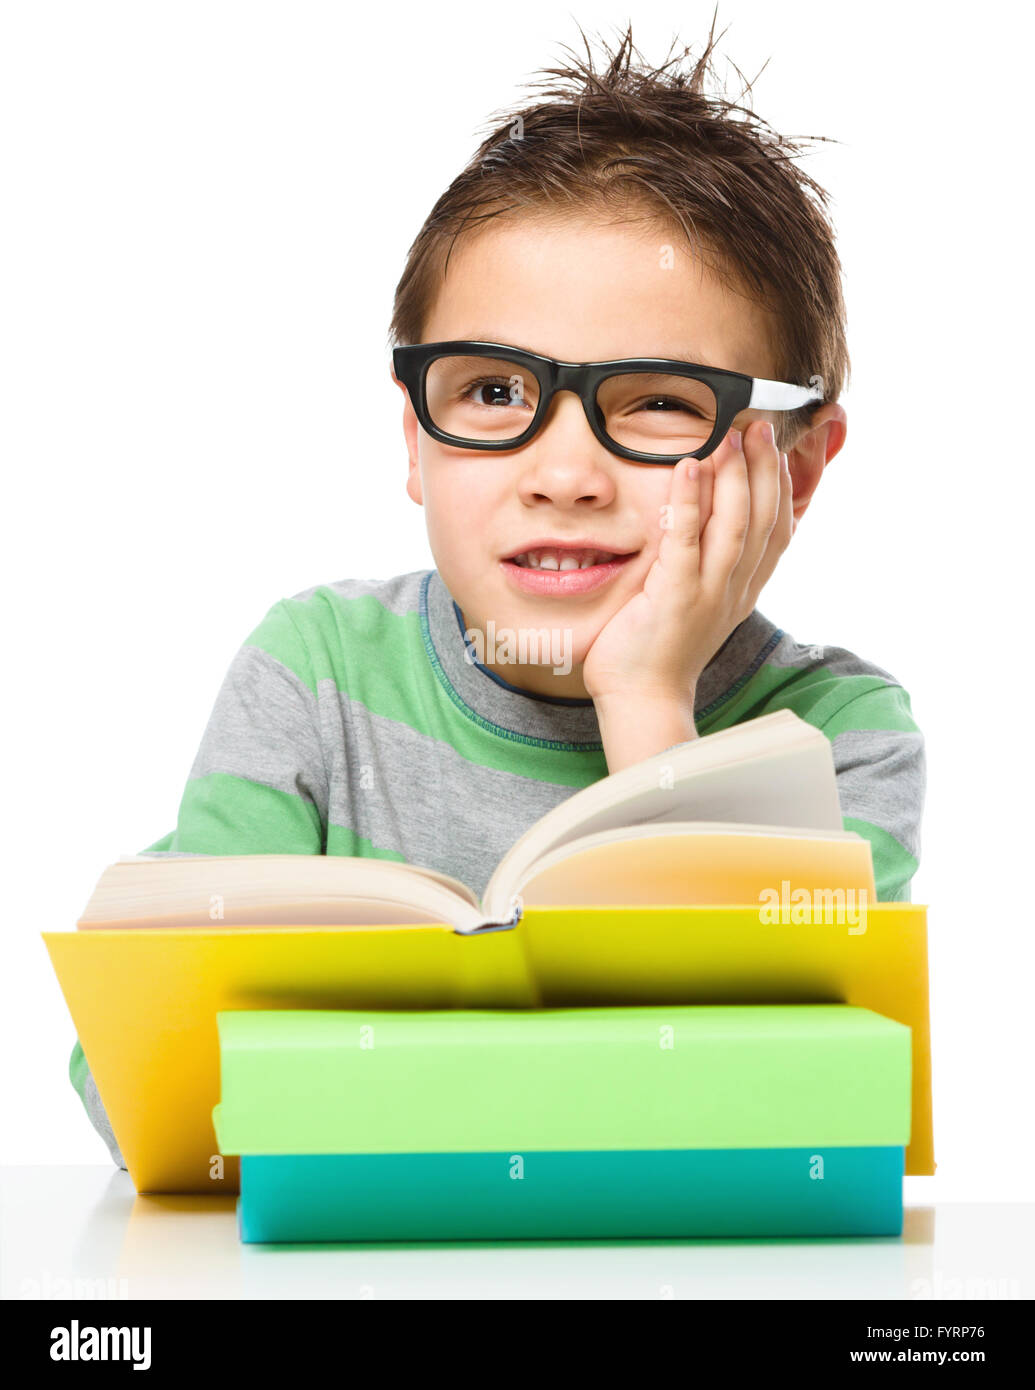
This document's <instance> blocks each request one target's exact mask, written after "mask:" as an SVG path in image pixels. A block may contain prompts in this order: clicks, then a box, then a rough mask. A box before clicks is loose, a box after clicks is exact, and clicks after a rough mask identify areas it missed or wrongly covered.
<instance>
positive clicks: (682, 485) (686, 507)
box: [658, 458, 701, 581]
mask: <svg viewBox="0 0 1035 1390" xmlns="http://www.w3.org/2000/svg"><path fill="white" fill-rule="evenodd" d="M700 470H701V464H700V462H699V461H698V460H697V459H692V458H684V459H680V460H679V462H678V463H677V464H676V466H675V468H674V469H673V470H672V482H671V484H670V487H669V495H668V505H667V507H666V509H665V512H666V516H665V518H664V522H663V525H662V531H661V544H660V545H659V546H658V559H659V560H660V561H661V562H662V564H663V565H664V566H665V572H666V574H667V575H668V576H669V578H670V579H674V580H676V581H678V580H679V579H681V578H683V577H685V576H690V575H693V576H696V574H697V570H698V565H699V561H700V545H701V477H700Z"/></svg>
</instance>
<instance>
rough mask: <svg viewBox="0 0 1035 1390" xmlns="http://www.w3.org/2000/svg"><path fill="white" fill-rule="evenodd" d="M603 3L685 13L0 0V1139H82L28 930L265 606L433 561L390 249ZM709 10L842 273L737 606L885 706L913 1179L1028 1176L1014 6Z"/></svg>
mask: <svg viewBox="0 0 1035 1390" xmlns="http://www.w3.org/2000/svg"><path fill="white" fill-rule="evenodd" d="M630 17H631V18H632V21H633V34H634V39H635V40H636V42H637V44H638V46H639V47H640V48H641V49H642V50H643V51H644V53H645V54H646V56H647V57H648V58H650V59H653V60H656V61H657V60H660V59H661V58H662V57H663V56H664V54H665V52H666V50H667V47H668V42H669V40H670V38H671V37H672V35H673V33H675V32H677V31H678V33H679V35H680V37H681V38H682V39H683V41H684V42H694V43H696V42H698V41H699V39H700V38H701V37H702V36H703V35H704V34H705V33H706V32H707V28H708V23H709V20H710V17H711V0H707V3H702V2H701V0H685V2H684V3H681V4H679V5H675V4H671V3H667V4H660V3H656V0H627V4H626V5H619V6H616V5H612V4H607V5H601V4H593V5H585V6H583V7H581V9H577V8H571V9H569V7H568V6H565V5H557V6H555V5H547V4H540V3H535V0H525V3H523V4H522V5H520V6H518V7H516V8H513V9H512V8H511V7H506V6H505V7H502V8H501V9H500V10H498V11H494V10H493V9H492V8H491V7H488V8H487V7H486V6H485V5H483V4H473V3H463V4H461V3H450V0H438V3H436V4H435V5H429V6H413V7H412V9H409V10H406V11H405V12H404V11H402V10H400V9H399V7H398V6H397V5H384V6H359V7H357V6H355V5H353V4H350V3H344V0H343V2H342V3H335V4H316V3H299V0H292V3H286V0H281V2H280V3H272V4H271V3H254V2H253V3H249V4H231V3H223V2H222V0H206V2H205V3H193V2H188V0H179V3H176V4H173V3H167V4H165V3H163V4H155V3H144V2H143V0H133V3H120V4H115V3H99V2H98V0H92V2H91V3H90V4H87V5H83V4H80V3H69V4H56V3H46V2H45V0H33V2H32V3H6V4H3V6H2V8H0V198H2V201H3V215H2V218H0V406H2V408H0V448H2V455H3V467H4V473H3V476H4V488H3V500H4V504H5V507H4V511H5V518H4V545H3V562H4V565H5V569H6V574H5V582H4V598H5V616H4V637H5V641H4V649H5V652H6V657H7V666H6V671H5V675H4V678H3V694H4V697H5V702H4V704H5V707H4V711H3V726H4V730H5V734H6V736H7V738H6V742H7V751H6V756H5V766H6V769H7V784H6V793H7V794H6V797H5V798H4V800H5V808H4V811H5V820H6V825H5V829H4V834H3V845H4V849H5V851H6V853H5V867H4V892H5V908H6V910H5V913H4V923H3V941H4V948H5V949H4V963H3V989H4V1008H3V1019H2V1029H3V1035H2V1045H3V1056H4V1061H5V1067H4V1071H5V1077H4V1084H5V1091H6V1096H5V1100H4V1114H5V1118H6V1120H7V1124H6V1125H5V1135H4V1139H3V1145H2V1149H0V1159H2V1160H3V1161H4V1162H8V1163H34V1162H38V1163H83V1162H85V1163H89V1162H104V1161H106V1160H107V1150H106V1149H105V1147H104V1145H103V1142H102V1140H101V1139H100V1138H99V1136H97V1135H96V1134H95V1133H94V1131H93V1129H92V1128H91V1126H90V1124H89V1122H88V1120H87V1118H86V1116H85V1114H84V1113H83V1111H82V1108H81V1106H80V1102H79V1100H78V1098H77V1097H76V1095H75V1093H74V1091H73V1089H72V1087H71V1085H70V1084H69V1082H68V1080H67V1066H68V1056H69V1051H70V1049H71V1047H72V1044H73V1042H74V1038H75V1032H74V1028H73V1025H72V1023H71V1020H70V1018H69V1016H68V1013H67V1010H66V1008H65V1005H64V1001H63V999H62V996H61V993H60V990H59V988H58V985H57V982H56V980H55V978H54V976H53V974H52V971H51V969H50V965H49V960H48V958H47V955H46V952H45V949H44V947H43V944H42V942H41V941H40V938H39V932H40V931H42V930H61V929H71V928H72V926H73V925H74V922H75V920H76V917H77V916H78V914H79V911H80V909H81V908H82V906H83V904H84V903H85V901H86V898H87V897H88V896H89V893H90V891H91V890H92V888H93V885H94V882H95V880H96V877H97V875H98V874H99V872H100V870H101V868H102V867H103V866H104V865H105V864H106V863H108V862H110V861H111V860H112V859H114V858H116V857H117V856H118V855H119V854H121V853H132V852H136V851H138V850H140V849H142V848H143V847H144V846H145V845H147V844H149V843H151V842H152V841H153V840H154V839H156V838H157V837H158V836H160V835H162V834H164V833H165V832H166V831H167V830H170V829H171V828H172V827H173V825H174V823H175V818H176V811H177V807H178V804H179V798H180V794H181V792H182V788H183V784H184V782H185V780H186V777H187V773H188V771H189V768H190V765H191V762H192V760H193V757H194V753H195V751H196V748H197V745H198V741H199V739H200V737H201V733H202V730H203V728H204V725H205V721H206V719H207V716H208V713H209V710H210V708H211V705H212V701H213V699H214V697H215V694H216V691H217V689H218V687H219V684H220V681H221V680H222V677H223V674H224V672H225V670H226V667H227V665H228V664H229V661H230V659H231V657H232V655H233V653H234V651H235V650H236V648H237V646H238V645H239V643H240V642H241V641H242V640H243V638H244V637H245V636H246V635H247V634H248V632H250V630H251V629H252V628H253V627H254V626H255V624H256V623H257V622H258V620H259V619H260V618H261V617H262V616H263V614H264V613H265V612H266V610H267V609H268V608H269V607H270V605H271V604H272V603H274V602H275V601H276V600H277V599H279V598H280V597H282V596H285V595H289V594H292V593H295V592H297V591H299V590H300V589H303V588H306V587H308V586H310V585H313V584H316V583H321V582H324V581H329V580H334V579H339V578H344V577H363V576H375V575H376V576H389V575H393V574H398V573H401V572H404V571H408V570H413V569H420V568H424V567H426V566H429V565H430V564H431V563H432V559H431V554H430V551H429V549H428V546H427V542H426V538H425V535H424V530H423V522H422V514H421V512H420V510H419V509H418V508H417V507H415V506H414V505H413V504H412V503H411V502H410V501H409V500H408V499H407V497H406V496H405V494H404V491H403V481H404V477H405V470H406V455H405V450H404V446H403V438H402V432H401V427H400V419H401V406H402V398H401V396H400V395H399V393H398V391H397V389H396V388H395V387H394V386H393V385H392V384H391V382H390V381H389V378H388V370H387V361H388V347H387V329H388V321H389V315H390V312H391V304H392V295H393V291H394V288H395V284H396V281H397V279H398V277H399V274H400V272H401V270H402V266H403V262H404V257H405V253H406V250H407V247H408V246H409V243H410V241H411V240H412V239H413V237H414V236H415V235H416V232H417V230H418V228H419V227H420V224H421V222H422V221H423V219H424V217H425V216H426V214H427V212H428V211H429V209H430V207H431V205H432V203H433V202H434V200H435V198H436V197H437V196H438V194H439V193H440V192H441V191H442V189H443V188H444V187H445V186H446V185H447V183H448V182H449V181H450V179H451V178H452V177H454V176H455V174H456V173H457V172H458V171H459V170H460V168H461V167H462V166H463V164H464V163H465V162H466V160H467V159H468V157H469V156H470V154H471V153H472V152H473V150H474V148H475V145H476V144H477V131H478V129H479V128H480V126H481V125H482V123H483V122H484V121H485V120H486V119H487V118H488V116H489V115H490V113H492V112H493V111H494V110H497V109H498V108H500V107H502V106H506V105H509V104H510V103H511V102H512V101H513V100H515V99H516V98H518V97H519V96H520V95H521V91H520V87H519V84H520V83H521V82H522V81H524V80H525V79H526V78H528V77H529V76H530V75H531V74H532V73H534V71H535V70H536V69H538V68H540V67H542V66H545V65H548V64H549V63H551V62H552V61H553V60H555V59H556V58H557V57H559V56H560V45H561V44H564V43H568V44H577V42H578V33H577V29H576V21H577V22H579V23H581V24H582V25H583V26H584V27H585V28H586V29H587V30H588V31H590V32H594V31H598V30H599V31H603V32H604V33H606V34H613V32H614V26H615V25H619V24H620V25H623V26H624V23H625V21H626V19H627V18H630ZM722 25H728V26H729V29H728V32H727V34H726V37H725V39H724V40H723V42H722V45H721V53H722V54H723V55H725V56H726V57H729V58H732V59H733V60H734V61H735V62H736V63H737V65H738V66H739V67H740V68H741V69H742V70H743V71H744V72H745V73H746V74H747V75H748V76H749V77H753V76H754V75H755V74H756V73H757V72H758V70H759V69H760V68H761V67H762V65H763V63H765V61H766V59H767V58H769V59H771V61H770V63H769V66H768V68H767V69H766V71H765V72H764V73H763V74H762V76H761V78H760V79H759V81H758V83H757V86H756V89H755V96H754V104H755V108H756V110H757V111H758V112H759V113H760V114H761V115H763V116H765V117H766V118H767V119H768V120H769V121H770V122H771V123H772V124H773V125H774V126H776V127H777V128H778V129H780V130H783V131H785V132H788V133H792V134H795V133H796V134H822V135H828V136H833V137H835V138H836V139H837V140H838V141H840V143H839V144H832V145H827V146H821V147H819V148H818V149H817V150H816V152H815V153H814V154H813V155H811V156H810V157H809V159H808V161H807V164H806V167H807V168H809V170H810V171H811V172H812V173H813V175H814V177H816V178H817V179H818V180H819V182H820V183H821V184H823V185H825V186H826V187H827V188H828V189H829V191H830V193H831V195H832V199H833V202H832V213H833V217H834V219H835V223H836V225H837V227H838V229H839V246H840V251H841V255H842V259H843V262H844V266H845V273H846V291H847V298H848V309H849V342H850V350H851V353H852V358H853V365H854V372H853V378H852V383H851V390H850V392H849V393H848V394H847V395H846V396H845V397H844V403H845V405H846V408H847V410H848V415H849V437H848V443H847V445H846V446H845V449H844V450H843V451H842V453H841V454H840V456H839V457H838V458H837V459H836V460H835V461H834V462H833V464H832V465H831V467H830V470H829V472H828V474H827V476H826V477H825V478H824V480H823V483H822V485H821V487H820V490H819V492H818V493H817V496H816V498H815V500H814V502H813V504H812V507H811V510H810V511H809V514H808V516H807V518H806V519H805V521H804V523H803V524H802V526H801V527H800V528H799V530H798V533H797V535H796V537H795V541H794V544H793V546H792V548H791V550H790V551H789V552H788V554H787V555H786V556H785V557H784V559H783V561H782V562H781V567H780V569H779V571H778V572H777V574H776V575H775V577H774V578H773V580H772V581H771V583H770V584H769V586H768V587H767V589H766V591H765V593H764V594H763V596H762V600H761V601H760V603H759V607H760V608H761V610H762V611H763V612H764V613H765V614H766V616H768V617H770V618H772V619H773V620H774V621H775V622H777V623H778V624H779V625H780V626H782V627H784V628H785V629H786V630H787V631H789V632H791V633H792V634H793V635H794V636H795V637H796V638H798V639H799V640H800V641H807V642H815V643H832V644H837V645H842V646H845V647H848V648H849V649H851V650H853V651H855V652H857V653H858V654H859V655H861V656H863V657H865V658H867V659H869V660H871V661H875V662H876V663H877V664H878V665H881V666H883V667H885V668H886V669H888V670H889V671H891V672H893V673H894V674H895V675H896V676H897V677H898V679H899V680H900V681H901V682H902V683H903V685H904V686H905V688H906V689H907V690H908V691H909V692H910V694H911V696H912V701H913V710H914V714H915V716H916V718H917V720H918V722H919V724H920V727H921V728H922V730H923V731H924V733H925V735H926V739H927V749H928V759H929V784H928V799H927V806H926V814H925V819H924V833H923V848H922V866H921V868H920V870H919V872H918V874H917V876H916V878H915V880H914V885H913V900H914V901H916V902H923V903H928V904H929V905H930V914H929V924H930V933H931V962H932V1001H933V1039H934V1078H935V1095H934V1106H935V1126H936V1151H937V1154H938V1158H939V1172H938V1175H937V1177H936V1178H934V1179H930V1180H917V1181H918V1182H920V1181H922V1182H923V1183H924V1184H925V1185H924V1186H923V1188H922V1191H923V1192H924V1193H925V1194H930V1195H931V1197H932V1198H934V1197H937V1198H938V1199H940V1200H955V1199H957V1198H968V1199H981V1198H989V1197H995V1198H997V1199H999V1200H1007V1199H1012V1200H1023V1199H1030V1198H1031V1197H1032V1195H1033V1188H1035V1185H1033V1181H1032V1170H1033V1158H1032V1154H1033V1140H1035V1134H1033V1121H1032V1105H1031V1068H1032V1060H1033V1058H1032V1051H1033V1048H1032V1043H1033V1032H1032V1025H1031V1013H1032V1002H1031V994H1032V975H1033V969H1032V967H1033V949H1032V933H1033V927H1035V912H1033V910H1032V894H1031V883H1030V873H1029V865H1030V862H1031V857H1032V840H1031V830H1030V815H1029V807H1030V804H1031V777H1032V770H1033V769H1032V759H1031V755H1030V737H1031V736H1030V722H1029V715H1028V707H1029V699H1030V694H1031V691H1032V684H1031V680H1030V674H1031V654H1030V653H1031V645H1030V637H1029V628H1028V621H1027V619H1028V592H1029V588H1030V583H1029V575H1030V560H1031V551H1032V547H1031V541H1030V539H1029V534H1030V525H1031V512H1032V500H1033V499H1032V487H1031V468H1032V454H1033V448H1032V438H1033V435H1035V420H1033V418H1032V415H1033V412H1032V411H1031V410H1029V408H1028V406H1029V401H1030V398H1031V396H1030V389H1031V381H1032V379H1033V364H1032V360H1031V352H1030V348H1029V343H1030V340H1031V322H1032V318H1031V307H1032V306H1031V295H1030V279H1029V258H1030V243H1031V226H1030V216H1029V211H1028V205H1027V200H1028V196H1029V191H1030V180H1031V162H1032V161H1031V126H1030V116H1029V112H1028V111H1027V109H1026V107H1025V106H1024V102H1025V100H1026V97H1027V94H1028V91H1029V88H1030V79H1029V71H1028V65H1029V55H1030V52H1031V38H1032V34H1031V31H1030V28H1029V27H1028V24H1027V21H1026V20H1025V18H1024V8H1023V7H1022V6H1021V5H1019V4H1016V5H1008V4H1002V3H999V4H984V5H981V6H980V7H978V6H975V5H953V4H946V3H942V4H918V3H894V4H889V3H873V0H867V3H865V4H862V3H860V4H840V5H836V6H820V5H818V4H816V3H815V0H809V3H798V0H780V3H773V2H772V0H724V3H723V5H722V11H721V14H720V27H721V26H722ZM723 66H724V65H723V64H721V63H720V67H723ZM730 77H731V80H732V81H734V83H735V81H736V79H735V77H734V75H733V74H732V73H730ZM127 1046H132V1040H131V1039H127Z"/></svg>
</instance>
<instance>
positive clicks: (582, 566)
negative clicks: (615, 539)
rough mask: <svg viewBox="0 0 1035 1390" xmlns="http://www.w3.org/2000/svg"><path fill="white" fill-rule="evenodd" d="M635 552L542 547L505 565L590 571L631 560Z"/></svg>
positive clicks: (508, 560)
mask: <svg viewBox="0 0 1035 1390" xmlns="http://www.w3.org/2000/svg"><path fill="white" fill-rule="evenodd" d="M635 553H636V552H635V551H615V550H590V549H587V548H582V547H578V546H576V547H571V548H569V547H560V546H540V547H539V548H538V549H536V550H523V551H521V552H520V553H519V554H517V555H508V556H506V557H505V558H504V560H503V563H504V564H505V565H517V567H518V568H519V569H530V570H558V571H560V570H564V571H569V570H588V569H593V568H595V567H596V566H597V565H610V564H614V563H616V562H618V561H621V560H629V559H631V558H632V556H633V555H634V554H635Z"/></svg>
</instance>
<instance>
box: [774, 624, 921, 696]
mask: <svg viewBox="0 0 1035 1390" xmlns="http://www.w3.org/2000/svg"><path fill="white" fill-rule="evenodd" d="M768 664H769V665H772V666H781V667H797V668H798V669H800V670H804V671H807V670H811V669H813V668H815V669H817V670H822V671H824V672H825V673H826V674H828V675H831V676H878V677H879V678H880V679H881V680H884V681H887V682H888V684H889V685H900V684H901V682H900V681H898V680H896V678H895V677H894V676H893V675H892V674H891V673H890V672H889V671H885V670H884V668H883V667H881V666H875V665H874V664H873V662H872V661H865V660H864V659H863V658H862V657H861V656H856V654H855V653H854V652H850V651H847V650H846V649H845V648H844V647H831V646H824V645H822V644H816V645H813V646H810V645H809V644H808V643H806V642H796V641H795V640H794V638H793V637H789V636H788V635H787V634H786V633H784V635H783V638H782V639H781V640H780V642H779V644H778V645H777V646H776V647H775V648H774V650H773V652H772V653H771V654H770V656H769V658H768Z"/></svg>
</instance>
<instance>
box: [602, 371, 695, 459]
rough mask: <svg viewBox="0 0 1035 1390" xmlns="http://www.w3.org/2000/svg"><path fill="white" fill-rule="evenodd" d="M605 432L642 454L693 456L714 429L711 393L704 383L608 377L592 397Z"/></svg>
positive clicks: (651, 375) (645, 375) (643, 375)
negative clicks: (595, 399) (601, 415)
mask: <svg viewBox="0 0 1035 1390" xmlns="http://www.w3.org/2000/svg"><path fill="white" fill-rule="evenodd" d="M597 406H598V408H599V410H600V411H601V413H602V414H603V417H604V429H605V431H606V432H607V434H608V435H610V437H611V438H612V439H613V440H614V441H615V443H616V444H621V445H623V446H624V447H625V448H626V449H635V450H636V451H637V452H638V453H642V454H671V455H672V456H673V457H681V456H682V455H684V454H692V453H694V452H695V451H696V450H697V449H700V448H701V446H702V445H703V444H704V443H705V442H706V441H707V439H708V438H709V436H710V435H711V433H712V430H713V429H714V428H715V412H716V401H715V393H714V392H713V391H712V389H711V387H710V386H706V385H705V384H704V382H703V381H694V380H692V379H691V378H690V377H685V376H667V375H664V374H662V373H657V372H629V373H625V374H623V375H621V376H612V377H608V378H607V380H606V381H604V382H603V383H602V384H601V386H600V389H599V390H598V391H597Z"/></svg>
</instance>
